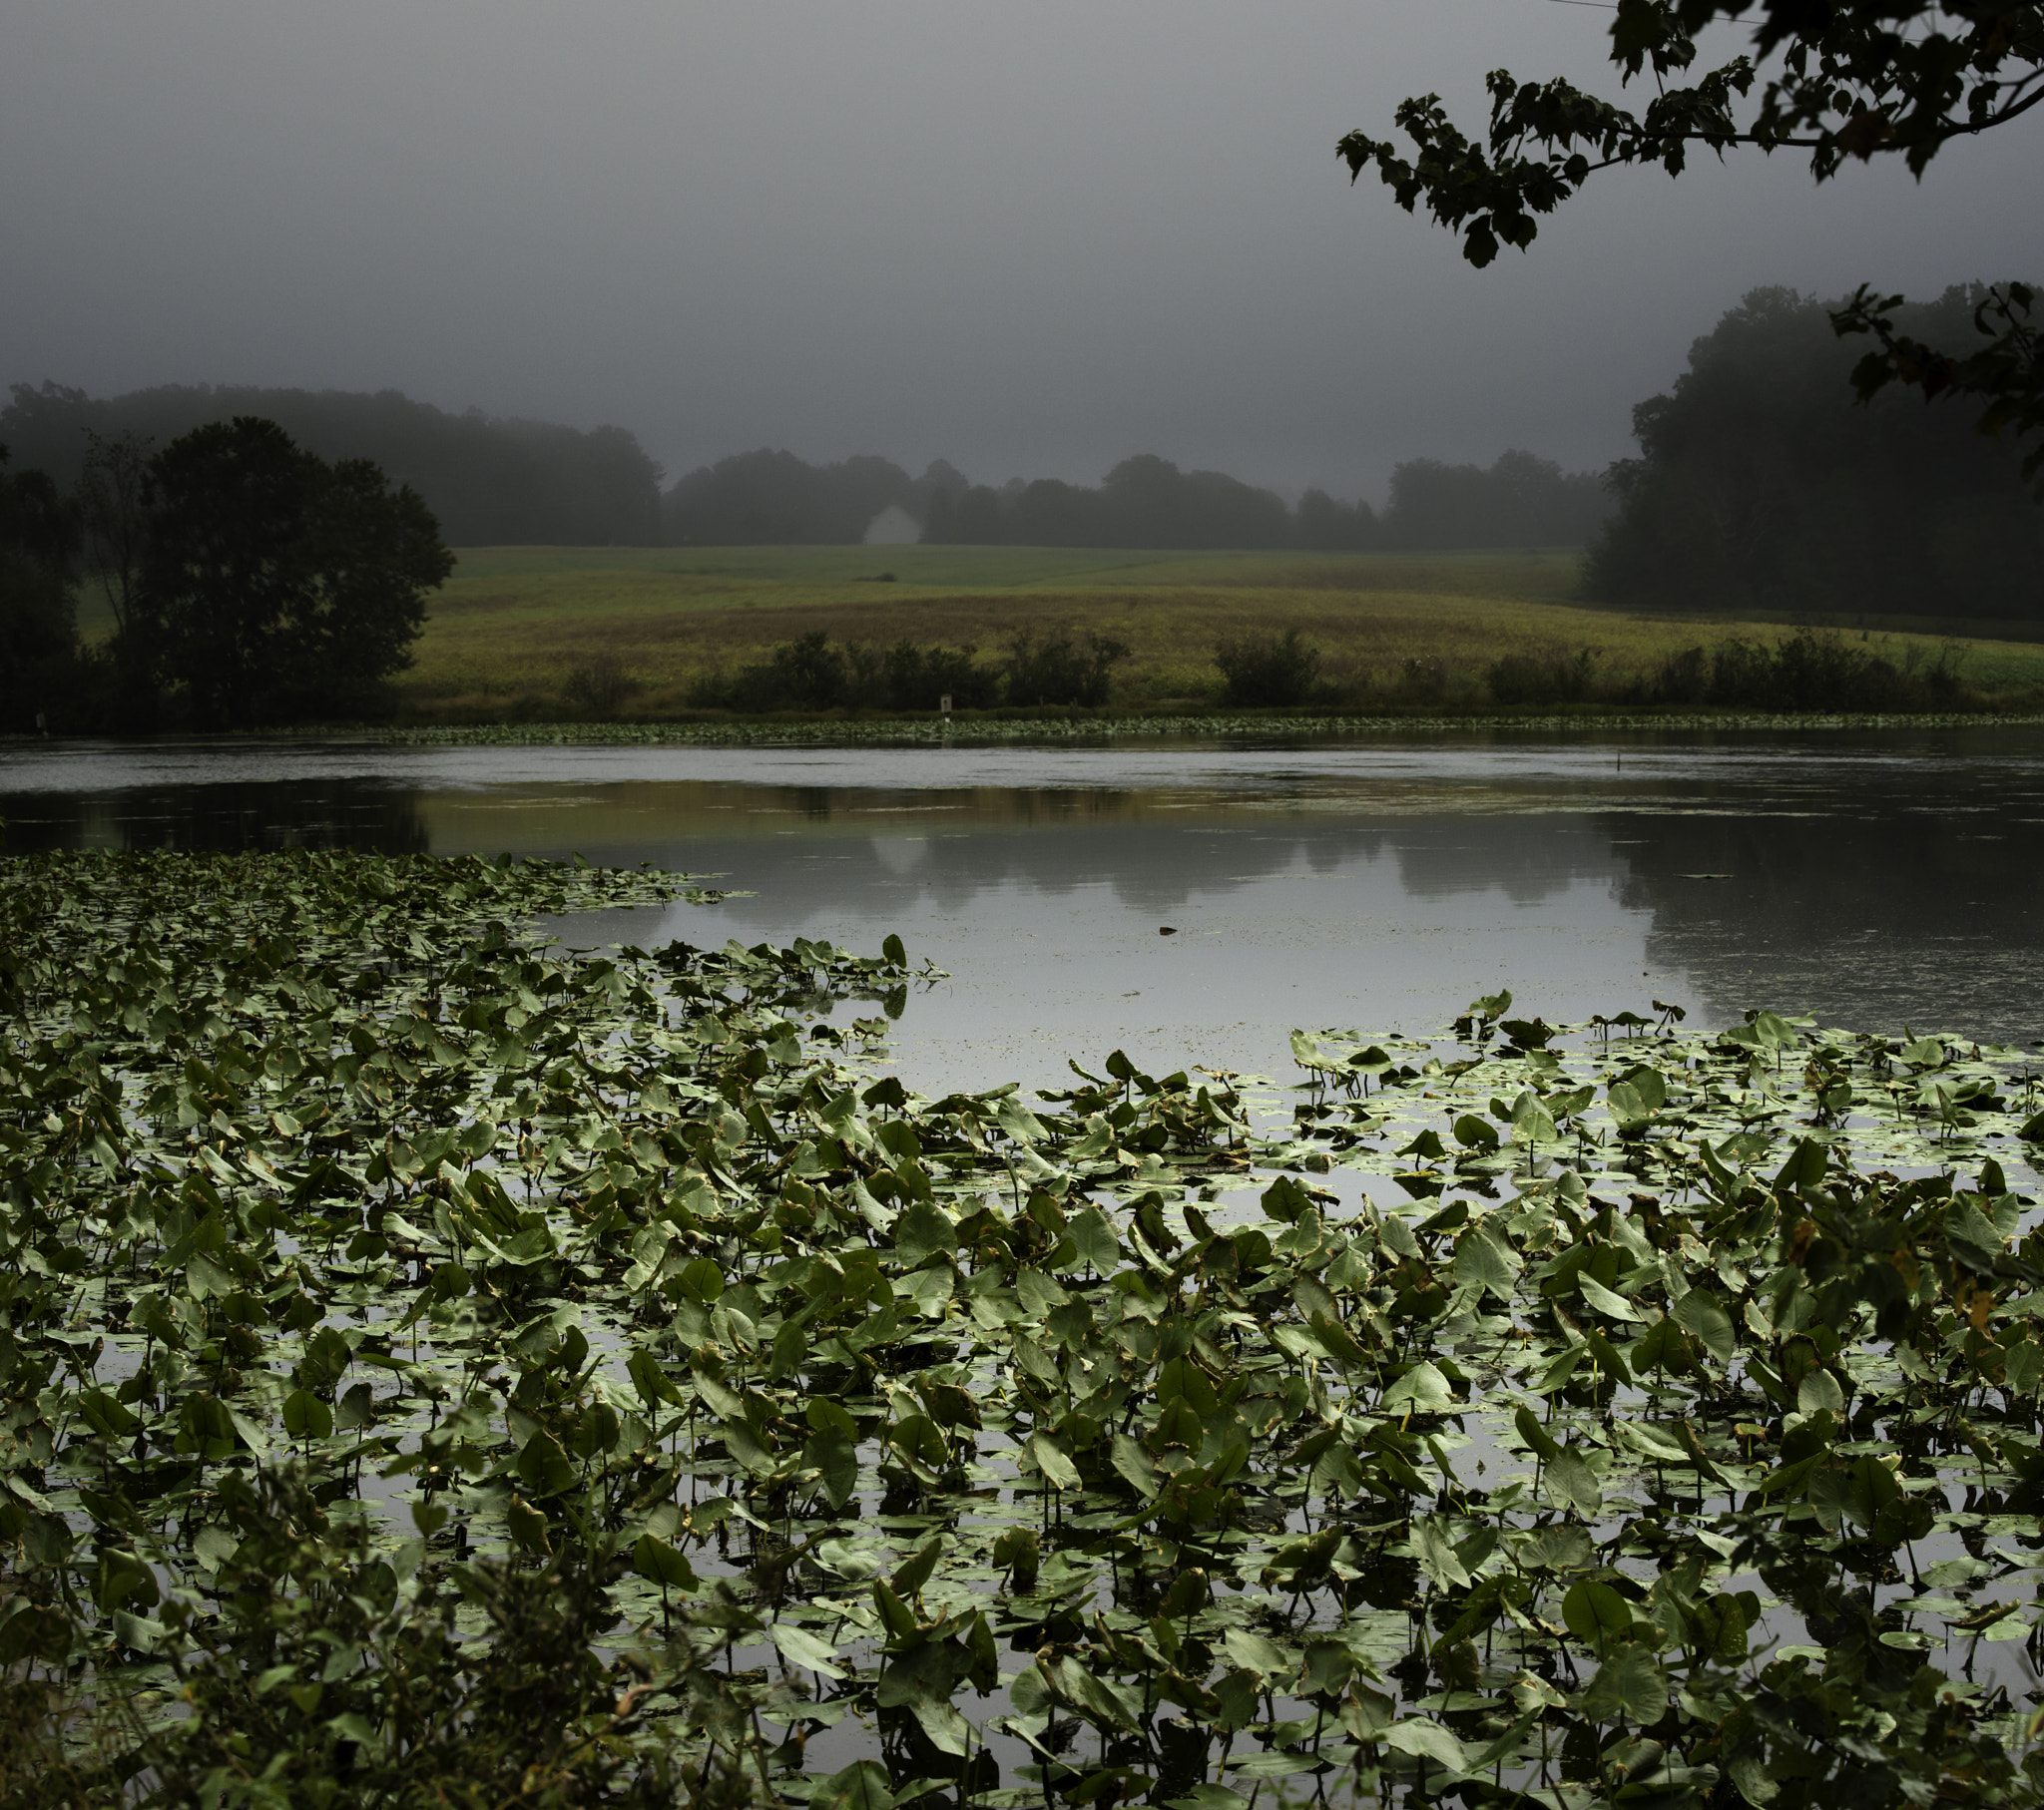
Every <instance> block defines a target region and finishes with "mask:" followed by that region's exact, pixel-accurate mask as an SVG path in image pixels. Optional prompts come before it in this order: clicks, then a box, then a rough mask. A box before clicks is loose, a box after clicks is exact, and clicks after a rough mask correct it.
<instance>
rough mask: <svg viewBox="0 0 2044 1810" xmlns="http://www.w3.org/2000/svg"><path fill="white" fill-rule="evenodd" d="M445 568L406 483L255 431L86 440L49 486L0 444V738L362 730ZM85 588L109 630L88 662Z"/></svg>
mask: <svg viewBox="0 0 2044 1810" xmlns="http://www.w3.org/2000/svg"><path fill="white" fill-rule="evenodd" d="M453 569H454V556H453V555H452V554H451V553H450V552H449V551H448V550H447V548H446V546H445V544H444V543H443V542H442V540H441V538H440V531H439V524H438V523H437V522H436V520H435V519H434V517H433V514H432V511H431V510H429V509H428V508H427V507H426V505H425V503H424V501H423V500H422V499H421V498H420V496H419V494H418V493H417V492H416V491H415V490H413V489H412V488H411V487H410V486H409V485H403V484H398V485H393V484H392V483H391V482H390V480H389V479H388V478H387V477H386V476H385V474H384V473H383V472H382V471H381V470H380V469H379V468H378V467H377V466H376V465H375V464H374V463H373V462H371V461H369V460H367V459H339V460H334V461H332V462H330V463H329V462H328V461H326V460H324V459H321V458H319V457H317V456H316V455H314V454H312V453H310V452H307V451H306V450H305V449H304V448H302V447H300V446H298V445H296V444H295V443H294V442H293V441H292V439H291V437H290V436H289V435H288V434H287V433H285V432H284V430H283V429H282V428H281V427H280V426H278V425H277V423H275V422H274V421H268V420H264V419H262V418H261V417H259V416H249V415H243V416H237V417H236V418H235V419H233V420H232V421H222V422H211V423H209V424H207V425H205V426H203V427H199V428H195V429H194V430H193V431H192V432H190V433H187V434H183V435H181V436H179V437H178V438H177V439H175V440H173V441H172V442H171V443H170V444H169V445H167V446H165V447H162V448H161V449H153V448H151V447H150V446H149V444H148V443H147V442H145V441H143V440H140V439H138V438H137V437H135V436H134V435H132V434H123V435H121V436H120V437H118V438H116V439H113V440H105V439H100V438H98V437H97V436H95V437H92V438H90V439H89V440H88V443H87V447H86V452H85V456H84V459H83V460H82V462H81V466H80V469H79V472H78V475H77V480H76V482H75V484H74V485H72V486H71V487H70V488H68V489H67V488H66V487H64V486H61V485H60V484H59V483H58V482H57V480H56V479H55V478H54V477H53V476H52V475H51V474H50V473H49V472H47V471H41V470H32V469H15V468H13V466H12V464H11V461H10V459H9V456H8V454H7V451H6V449H5V448H4V447H0V731H6V732H14V733H21V732H25V731H33V730H35V729H38V728H45V729H49V728H54V729H56V730H58V731H61V732H78V731H81V730H84V731H90V730H101V731H114V732H119V733H146V732H149V731H151V730H156V729H191V730H201V731H209V730H222V729H246V728H254V727H260V726H267V725H274V724H282V723H290V722H304V721H329V722H331V721H345V720H359V719H361V718H363V717H366V716H373V715H376V714H378V713H381V711H382V710H383V709H384V708H385V707H387V702H388V699H387V695H386V693H385V691H384V684H385V681H386V680H387V679H390V678H391V676H392V675H394V674H396V673H398V672H401V671H402V670H403V669H404V668H405V667H406V666H408V665H409V664H410V659H411V656H410V648H411V644H412V643H413V642H414V641H416V640H417V638H418V636H419V633H420V631H421V630H422V629H423V628H424V626H425V600H426V597H427V595H428V593H430V592H431V591H433V590H435V589H436V588H437V587H438V586H439V585H441V584H442V583H443V582H444V581H445V580H446V578H447V576H448V574H449V573H451V572H452V571H453ZM88 581H89V582H91V583H92V584H93V585H94V586H95V587H96V589H97V590H98V591H99V592H100V593H101V594H102V595H103V596H104V598H105V601H106V605H107V608H108V610H109V612H110V614H111V615H112V617H113V634H112V635H111V636H110V637H108V638H106V639H105V640H102V641H98V642H95V643H94V644H92V645H90V646H88V645H87V644H86V643H85V642H83V641H82V640H81V638H80V636H79V633H78V594H79V591H80V589H81V587H82V586H83V585H84V584H85V583H87V582H88Z"/></svg>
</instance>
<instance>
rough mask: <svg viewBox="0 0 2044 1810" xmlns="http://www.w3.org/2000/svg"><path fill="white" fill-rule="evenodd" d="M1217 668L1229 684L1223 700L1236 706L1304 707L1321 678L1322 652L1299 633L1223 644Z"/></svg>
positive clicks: (1217, 650) (1217, 652)
mask: <svg viewBox="0 0 2044 1810" xmlns="http://www.w3.org/2000/svg"><path fill="white" fill-rule="evenodd" d="M1214 664H1215V665H1216V666H1217V667H1219V668H1220V669H1221V673H1222V677H1223V678H1225V679H1227V680H1228V685H1227V689H1226V690H1225V692H1224V693H1223V700H1224V701H1225V702H1228V703H1233V704H1288V703H1304V702H1305V700H1306V699H1307V698H1308V697H1310V696H1311V695H1312V692H1313V688H1314V686H1315V685H1317V684H1318V682H1319V678H1320V655H1319V650H1318V649H1317V648H1315V647H1314V646H1313V645H1312V644H1311V643H1310V642H1307V641H1304V640H1301V639H1300V637H1299V633H1298V631H1297V630H1296V629H1286V630H1285V631H1284V633H1283V634H1282V635H1245V636H1241V637H1238V638H1233V639H1231V640H1228V641H1224V642H1222V643H1220V644H1219V645H1218V646H1217V647H1216V648H1215V650H1214Z"/></svg>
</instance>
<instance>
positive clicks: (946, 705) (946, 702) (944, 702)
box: [937, 691, 951, 716]
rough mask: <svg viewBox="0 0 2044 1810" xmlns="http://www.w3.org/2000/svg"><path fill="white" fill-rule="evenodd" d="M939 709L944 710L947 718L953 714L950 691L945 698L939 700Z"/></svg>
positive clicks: (944, 695) (945, 694)
mask: <svg viewBox="0 0 2044 1810" xmlns="http://www.w3.org/2000/svg"><path fill="white" fill-rule="evenodd" d="M937 708H938V709H940V710H942V711H943V712H944V714H945V715H946V716H948V715H950V714H951V693H950V692H949V691H946V692H945V693H944V694H943V696H941V697H939V698H938V699H937Z"/></svg>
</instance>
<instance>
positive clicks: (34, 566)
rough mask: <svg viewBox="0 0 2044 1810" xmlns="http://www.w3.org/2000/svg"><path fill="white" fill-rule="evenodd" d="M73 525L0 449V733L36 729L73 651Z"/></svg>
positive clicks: (46, 481) (38, 479)
mask: <svg viewBox="0 0 2044 1810" xmlns="http://www.w3.org/2000/svg"><path fill="white" fill-rule="evenodd" d="M77 552H78V526H77V520H76V517H75V515H74V513H73V511H72V510H71V509H70V508H69V507H68V505H67V504H66V503H65V501H64V498H63V496H62V494H61V493H60V492H59V491H58V489H57V486H56V485H55V484H54V483H52V482H51V480H50V478H49V476H48V475H47V474H46V473H44V472H40V471H11V470H9V469H8V453H7V448H6V447H4V446H0V729H5V730H7V731H10V732H15V733H19V732H21V731H23V730H27V729H32V728H34V727H35V726H36V719H37V715H38V711H39V710H40V709H41V708H42V704H43V703H44V702H46V701H47V700H48V694H49V691H50V689H51V685H52V681H53V680H54V679H59V678H60V677H61V676H62V675H64V674H65V672H66V670H68V668H69V667H70V665H71V664H72V661H73V657H74V655H75V653H76V648H77V628H76V619H75V604H76V600H75V597H74V585H75V582H76V575H75V571H74V567H73V561H74V558H75V556H76V554H77Z"/></svg>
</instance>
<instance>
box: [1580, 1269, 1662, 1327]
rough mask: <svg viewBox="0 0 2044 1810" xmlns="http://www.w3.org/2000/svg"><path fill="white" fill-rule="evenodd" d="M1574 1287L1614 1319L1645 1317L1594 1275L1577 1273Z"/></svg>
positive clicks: (1641, 1318)
mask: <svg viewBox="0 0 2044 1810" xmlns="http://www.w3.org/2000/svg"><path fill="white" fill-rule="evenodd" d="M1576 1287H1577V1288H1578V1289H1579V1290H1580V1291H1581V1293H1582V1296H1583V1299H1584V1300H1585V1301H1587V1302H1589V1304H1590V1305H1591V1306H1592V1307H1594V1308H1596V1309H1597V1310H1598V1311H1599V1312H1600V1313H1606V1314H1609V1315H1610V1316H1611V1317H1612V1318H1613V1319H1614V1320H1644V1319H1645V1318H1646V1317H1647V1316H1646V1315H1645V1314H1643V1313H1642V1312H1641V1311H1640V1310H1639V1309H1638V1308H1637V1307H1635V1306H1634V1305H1633V1304H1632V1303H1631V1302H1630V1301H1628V1300H1627V1299H1626V1298H1625V1296H1624V1295H1622V1294H1614V1293H1613V1292H1612V1291H1611V1290H1610V1289H1608V1288H1606V1287H1605V1286H1604V1284H1603V1283H1602V1282H1600V1281H1598V1280H1597V1278H1596V1277H1595V1276H1592V1275H1578V1276H1577V1277H1576ZM1685 1298H1686V1297H1685Z"/></svg>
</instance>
